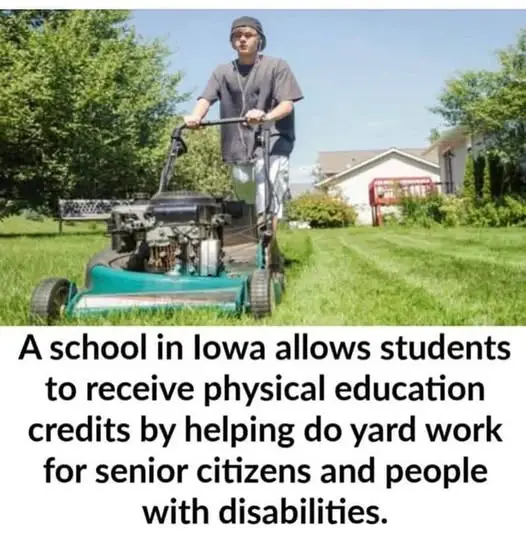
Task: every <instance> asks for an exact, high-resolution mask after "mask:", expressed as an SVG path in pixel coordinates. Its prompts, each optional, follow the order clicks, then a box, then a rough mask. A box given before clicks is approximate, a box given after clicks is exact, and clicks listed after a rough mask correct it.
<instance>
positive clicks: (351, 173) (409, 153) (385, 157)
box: [315, 147, 440, 225]
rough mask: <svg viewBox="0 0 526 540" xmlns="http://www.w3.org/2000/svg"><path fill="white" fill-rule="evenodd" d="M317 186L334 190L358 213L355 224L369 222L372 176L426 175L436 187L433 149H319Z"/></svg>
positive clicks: (436, 160)
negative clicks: (330, 150) (331, 150)
mask: <svg viewBox="0 0 526 540" xmlns="http://www.w3.org/2000/svg"><path fill="white" fill-rule="evenodd" d="M318 171H319V178H320V180H318V181H317V182H316V184H315V186H316V187H317V188H322V189H327V190H328V191H329V192H331V191H334V190H337V191H338V192H339V193H340V194H341V195H342V196H343V197H344V198H345V199H346V200H347V201H348V202H349V204H351V205H352V206H353V207H354V208H355V210H356V211H357V213H358V223H359V224H363V225H370V224H371V223H372V208H371V206H370V204H369V184H370V183H371V181H372V180H373V179H375V178H423V177H425V178H430V179H431V181H432V182H434V183H435V184H437V186H440V166H439V157H438V152H437V150H436V149H435V148H394V147H393V148H387V149H379V150H355V151H339V152H319V154H318Z"/></svg>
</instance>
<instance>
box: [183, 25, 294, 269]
mask: <svg viewBox="0 0 526 540" xmlns="http://www.w3.org/2000/svg"><path fill="white" fill-rule="evenodd" d="M230 42H231V44H232V47H233V48H234V49H235V50H236V51H237V54H238V57H237V59H236V60H234V61H232V62H228V63H225V64H221V65H219V66H217V67H216V69H215V70H214V71H213V73H212V75H211V77H210V79H209V80H208V83H207V85H206V87H205V88H204V90H203V92H202V93H201V95H200V96H199V97H198V99H197V103H196V105H195V108H194V110H193V112H192V114H190V115H189V116H186V117H185V118H184V122H185V124H186V126H188V127H189V128H198V127H199V124H200V123H201V121H202V120H203V119H204V118H205V117H206V115H207V113H208V111H209V109H210V107H211V106H212V105H214V104H215V103H216V102H217V101H219V102H220V116H221V118H228V117H244V118H245V119H246V122H247V124H240V123H238V124H223V125H222V126H221V151H222V157H223V161H224V162H225V163H228V164H230V165H231V167H232V179H233V181H234V184H235V183H237V182H240V183H247V182H251V181H255V184H256V201H255V203H256V211H257V214H258V226H263V225H264V224H263V223H261V218H262V216H263V215H264V212H265V169H264V157H263V149H262V147H261V143H260V139H259V138H258V136H257V129H255V128H257V126H260V125H262V124H266V125H268V126H269V128H270V152H269V153H270V170H269V175H270V184H271V186H272V193H271V194H270V203H271V208H270V212H269V214H270V215H272V224H271V227H272V239H273V240H272V248H271V252H273V253H276V254H277V253H279V250H278V247H277V240H276V234H277V224H278V220H279V219H281V218H282V217H283V206H284V202H285V200H286V197H287V195H288V193H289V186H288V177H289V158H290V155H291V153H292V151H293V149H294V143H295V139H296V137H295V126H294V104H295V103H296V102H298V101H300V100H302V99H303V95H302V93H301V89H300V87H299V85H298V82H297V81H296V78H295V76H294V74H293V73H292V71H291V69H290V67H289V65H288V64H287V62H286V61H285V60H283V59H281V58H275V57H270V56H265V55H263V54H262V53H261V51H263V50H264V49H265V46H266V37H265V34H264V32H263V27H262V25H261V23H260V22H259V21H258V20H257V19H254V18H252V17H240V18H238V19H236V20H235V21H234V22H233V23H232V28H231V31H230ZM238 89H239V91H238ZM278 258H279V257H278ZM271 259H272V260H274V261H275V260H276V258H275V257H271ZM274 270H275V271H280V270H281V269H279V270H278V269H274Z"/></svg>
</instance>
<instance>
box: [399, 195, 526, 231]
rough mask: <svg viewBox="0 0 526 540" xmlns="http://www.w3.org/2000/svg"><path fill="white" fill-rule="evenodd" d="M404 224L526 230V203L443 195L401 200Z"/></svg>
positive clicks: (508, 199) (516, 199)
mask: <svg viewBox="0 0 526 540" xmlns="http://www.w3.org/2000/svg"><path fill="white" fill-rule="evenodd" d="M401 209H402V220H401V221H402V224H405V225H418V226H422V227H430V226H431V225H442V226H445V227H458V226H471V227H516V226H520V227H523V226H526V201H523V200H522V199H519V198H517V197H511V196H504V197H501V198H498V199H494V200H487V199H486V200H478V201H477V200H475V201H474V200H473V199H472V198H471V197H466V196H464V197H462V196H451V195H450V196H446V195H441V194H436V195H431V196H429V197H425V198H411V197H406V198H404V199H402V204H401Z"/></svg>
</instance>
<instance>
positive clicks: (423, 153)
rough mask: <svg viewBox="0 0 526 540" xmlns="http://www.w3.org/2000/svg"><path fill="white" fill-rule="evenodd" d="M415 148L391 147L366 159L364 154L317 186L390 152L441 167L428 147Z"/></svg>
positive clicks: (429, 165)
mask: <svg viewBox="0 0 526 540" xmlns="http://www.w3.org/2000/svg"><path fill="white" fill-rule="evenodd" d="M414 150H415V149H413V152H408V151H407V150H406V149H404V150H400V149H398V148H389V149H387V150H383V151H381V152H379V153H375V154H374V155H372V156H370V157H368V158H367V157H366V158H365V159H364V156H361V157H362V159H361V160H360V161H358V160H356V161H355V163H354V164H352V165H351V166H350V167H346V168H344V169H343V170H340V171H338V172H337V173H336V174H333V175H331V176H329V177H327V178H325V179H322V180H319V181H318V182H317V183H316V186H321V185H324V184H328V183H332V182H334V181H336V180H339V179H340V178H341V177H342V176H345V175H347V174H349V173H351V172H353V171H354V170H356V169H358V168H361V167H364V166H366V165H369V164H371V163H374V162H375V161H379V160H380V159H382V158H384V157H386V156H388V155H390V154H398V155H399V156H402V157H405V158H408V159H410V160H412V161H416V162H417V163H421V164H422V165H425V166H427V167H433V168H435V169H437V170H439V169H440V166H439V164H438V156H437V155H433V154H430V156H428V155H427V151H428V149H425V148H423V149H418V152H417V153H416V152H415V151H414ZM431 159H433V161H431ZM324 172H325V171H324Z"/></svg>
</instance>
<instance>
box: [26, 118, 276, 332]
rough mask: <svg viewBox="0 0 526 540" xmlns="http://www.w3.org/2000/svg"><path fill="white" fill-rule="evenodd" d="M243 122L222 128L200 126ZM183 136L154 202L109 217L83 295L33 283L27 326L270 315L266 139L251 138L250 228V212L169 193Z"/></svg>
mask: <svg viewBox="0 0 526 540" xmlns="http://www.w3.org/2000/svg"><path fill="white" fill-rule="evenodd" d="M244 121H245V119H244V118H227V119H222V120H218V121H206V122H202V123H201V125H202V126H212V125H218V124H225V123H241V122H244ZM185 127H186V126H185V125H182V126H178V127H176V128H175V129H174V131H173V133H172V138H171V145H170V152H169V155H168V159H167V161H166V163H165V166H164V168H163V171H162V174H161V179H160V185H159V190H158V191H157V193H156V194H155V195H154V196H153V197H151V199H150V200H147V201H146V202H144V201H142V202H141V201H134V202H133V203H130V204H128V205H120V206H116V207H114V208H113V209H112V212H111V218H110V219H109V220H108V229H107V233H108V236H109V237H110V238H111V244H110V245H109V246H108V247H107V248H106V249H104V250H102V251H100V252H98V253H96V254H95V255H94V256H93V257H92V258H91V260H90V261H89V262H88V264H87V266H86V270H85V287H84V288H82V289H81V288H80V287H77V284H76V283H74V282H72V281H70V280H69V279H67V278H64V277H52V278H47V279H44V280H42V281H41V282H40V283H39V284H38V285H37V286H36V288H35V289H34V291H33V294H32V298H31V302H30V318H31V320H32V323H34V324H37V321H38V322H43V323H44V324H46V323H47V324H50V323H52V322H53V321H56V320H57V319H60V318H63V317H64V318H73V317H81V316H84V315H106V314H109V313H112V312H115V311H120V312H123V311H136V310H142V311H144V310H149V311H153V310H181V309H187V308H212V309H219V310H221V311H225V312H230V313H235V314H240V313H243V312H248V313H251V314H252V316H254V317H256V318H261V317H265V316H268V315H270V314H271V313H272V312H273V310H274V308H275V306H276V305H277V304H278V303H279V302H280V301H281V298H282V294H283V292H284V290H285V281H284V269H283V264H282V257H281V254H280V252H279V250H278V249H277V248H276V247H275V245H276V244H275V243H274V240H275V239H274V238H273V233H272V216H271V214H270V200H271V199H270V197H271V189H272V186H271V183H270V178H269V170H270V169H269V164H270V163H269V161H270V160H269V146H270V139H269V130H268V129H267V128H266V127H261V128H259V129H258V137H259V140H260V143H261V144H262V145H263V155H264V163H265V167H264V168H265V182H266V190H265V193H266V201H265V202H266V204H265V212H264V215H263V219H262V220H257V216H256V215H255V205H254V204H253V203H248V202H246V201H243V200H237V199H236V200H231V199H230V198H229V197H224V198H216V197H213V196H211V195H208V194H205V193H199V192H191V191H182V190H178V191H177V190H176V191H169V190H168V185H169V182H170V178H171V175H172V171H173V168H174V166H175V162H176V160H177V158H178V157H180V156H181V155H183V154H185V153H186V152H187V145H186V143H185V141H184V139H183V137H182V132H183V129H184V128H185Z"/></svg>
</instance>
